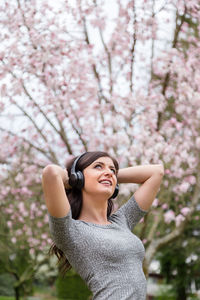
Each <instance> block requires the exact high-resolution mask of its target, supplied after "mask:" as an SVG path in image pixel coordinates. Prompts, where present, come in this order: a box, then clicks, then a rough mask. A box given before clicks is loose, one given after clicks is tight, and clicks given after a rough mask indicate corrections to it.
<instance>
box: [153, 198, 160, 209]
mask: <svg viewBox="0 0 200 300" xmlns="http://www.w3.org/2000/svg"><path fill="white" fill-rule="evenodd" d="M158 204H159V201H158V198H155V199H154V201H153V203H152V206H153V207H157V206H158Z"/></svg>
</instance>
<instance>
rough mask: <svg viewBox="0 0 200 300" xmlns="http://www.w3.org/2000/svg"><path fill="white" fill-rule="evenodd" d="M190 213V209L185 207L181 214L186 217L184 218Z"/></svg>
mask: <svg viewBox="0 0 200 300" xmlns="http://www.w3.org/2000/svg"><path fill="white" fill-rule="evenodd" d="M189 212H190V208H189V207H183V208H182V209H181V213H182V215H184V216H187V214H188V213H189Z"/></svg>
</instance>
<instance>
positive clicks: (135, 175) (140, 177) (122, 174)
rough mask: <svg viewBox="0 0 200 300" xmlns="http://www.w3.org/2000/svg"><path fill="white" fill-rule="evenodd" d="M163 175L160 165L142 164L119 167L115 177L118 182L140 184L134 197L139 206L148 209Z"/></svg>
mask: <svg viewBox="0 0 200 300" xmlns="http://www.w3.org/2000/svg"><path fill="white" fill-rule="evenodd" d="M163 175H164V168H163V166H162V165H143V166H135V167H129V168H124V169H120V170H119V172H118V175H117V178H118V182H119V183H140V184H141V186H140V187H139V188H138V189H137V191H136V192H135V193H134V197H135V200H136V202H137V203H138V205H139V206H140V208H142V209H144V210H148V209H149V208H150V206H151V204H152V202H153V200H154V199H155V197H156V195H157V193H158V190H159V188H160V184H161V182H162V178H163Z"/></svg>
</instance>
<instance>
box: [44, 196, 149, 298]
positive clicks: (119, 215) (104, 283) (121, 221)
mask: <svg viewBox="0 0 200 300" xmlns="http://www.w3.org/2000/svg"><path fill="white" fill-rule="evenodd" d="M145 213H146V211H144V210H142V209H141V208H140V207H139V206H138V204H137V202H136V201H135V199H134V197H133V196H132V197H131V198H130V199H129V200H128V201H127V202H126V203H125V204H124V205H122V206H121V207H120V208H119V209H118V210H117V211H116V212H115V213H113V214H112V215H111V216H110V217H109V218H108V221H110V222H111V224H107V225H101V224H94V223H89V222H85V221H81V220H75V219H73V218H72V212H71V209H70V211H69V213H68V214H67V215H66V216H65V217H62V218H56V217H53V216H51V215H50V214H48V215H49V226H50V231H51V235H52V238H53V240H54V242H55V243H56V245H57V247H58V248H59V249H61V250H62V251H63V252H64V253H65V255H66V257H67V259H68V261H69V262H70V264H71V265H72V266H73V268H74V270H75V271H76V272H77V273H78V274H79V275H80V276H81V277H82V278H83V280H84V281H85V283H86V284H87V286H88V288H89V289H90V290H91V291H92V293H93V298H92V299H93V300H107V299H109V300H145V299H146V278H145V276H144V273H143V269H142V261H143V259H144V254H145V250H144V246H143V244H142V242H141V240H140V239H139V238H138V237H137V236H136V235H134V234H133V233H132V229H133V227H134V226H135V225H136V224H137V223H138V222H139V220H140V219H141V218H142V217H143V216H144V215H145Z"/></svg>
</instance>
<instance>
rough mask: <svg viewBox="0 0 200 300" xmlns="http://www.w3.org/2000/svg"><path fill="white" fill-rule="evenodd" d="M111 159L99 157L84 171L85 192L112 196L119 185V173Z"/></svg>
mask: <svg viewBox="0 0 200 300" xmlns="http://www.w3.org/2000/svg"><path fill="white" fill-rule="evenodd" d="M116 172H117V171H116V169H115V166H114V163H113V161H112V159H111V158H110V157H99V158H98V159H96V160H95V161H94V162H93V163H91V164H90V165H89V166H88V167H87V168H85V169H84V170H83V174H84V178H85V184H84V188H83V190H84V191H85V192H87V193H89V194H95V195H97V194H100V193H102V194H103V195H106V196H107V197H108V198H109V197H111V196H112V194H113V193H114V190H115V186H116V184H117V173H116Z"/></svg>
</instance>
